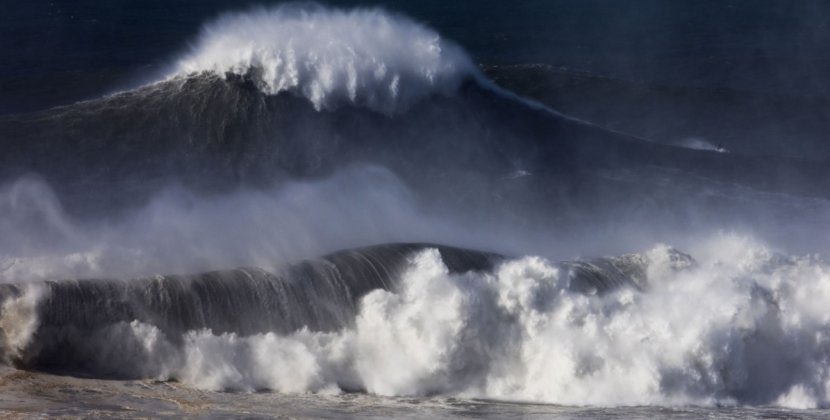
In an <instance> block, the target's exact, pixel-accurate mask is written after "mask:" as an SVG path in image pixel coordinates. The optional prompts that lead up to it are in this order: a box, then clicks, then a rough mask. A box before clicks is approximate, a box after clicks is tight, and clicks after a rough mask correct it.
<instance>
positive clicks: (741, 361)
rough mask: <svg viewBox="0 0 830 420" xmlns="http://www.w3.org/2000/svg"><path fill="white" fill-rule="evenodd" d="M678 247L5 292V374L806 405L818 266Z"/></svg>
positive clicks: (734, 243) (400, 258)
mask: <svg viewBox="0 0 830 420" xmlns="http://www.w3.org/2000/svg"><path fill="white" fill-rule="evenodd" d="M697 251H698V259H697V260H695V259H693V258H692V257H691V256H689V255H686V254H683V253H680V252H678V251H676V250H673V249H671V248H669V247H666V246H658V247H656V248H654V249H652V250H650V251H648V252H645V253H642V254H631V255H626V256H621V257H615V258H605V259H597V260H593V261H575V262H565V263H552V262H550V261H548V260H545V259H542V258H538V257H522V258H517V259H512V258H504V257H500V256H498V255H495V254H488V253H482V252H475V251H467V250H461V249H457V248H448V247H439V246H431V245H415V244H413V245H405V244H402V245H384V246H377V247H371V248H364V249H357V250H350V251H344V252H341V253H337V254H332V255H330V256H327V257H324V258H321V259H319V260H312V261H308V262H303V263H299V264H293V265H288V266H285V267H284V269H282V270H278V271H276V272H274V273H270V272H266V271H264V270H258V269H238V270H232V271H226V272H212V273H205V274H202V275H198V276H169V277H157V278H152V279H139V280H131V281H107V280H75V281H61V282H45V283H32V284H27V285H21V286H12V285H5V286H3V289H2V290H3V295H4V302H3V304H2V308H3V310H2V317H0V326H2V327H3V342H2V343H3V350H4V356H5V357H6V358H7V359H9V360H12V361H14V362H16V363H18V364H21V365H24V366H30V367H38V368H45V369H52V370H58V371H61V370H64V371H67V370H68V371H70V372H78V371H80V372H83V373H85V374H87V375H89V374H91V375H96V376H104V377H107V376H112V375H114V376H116V377H125V376H126V377H140V378H157V379H175V380H178V381H182V382H184V383H185V384H186V385H189V386H193V387H196V388H201V389H208V390H249V391H252V390H275V391H281V392H309V391H310V392H342V391H367V392H371V393H375V394H380V395H387V396H425V395H446V396H464V397H476V398H495V399H508V400H523V401H538V402H550V403H557V404H577V405H581V404H592V405H594V404H596V405H637V404H705V405H710V404H758V405H768V404H773V405H785V406H791V407H817V406H818V407H820V406H826V405H827V404H828V402H830V396H829V395H828V393H827V389H828V385H830V371H828V370H827V368H826V367H827V366H828V362H830V353H828V351H827V349H828V344H830V342H828V337H830V335H828V333H830V330H828V327H827V325H828V320H827V315H826V311H825V310H824V305H823V304H822V302H825V301H826V300H827V299H828V298H830V296H828V293H830V276H828V275H827V273H828V270H829V269H830V267H828V266H827V265H826V264H824V263H823V262H821V261H819V260H816V259H815V258H811V257H808V258H800V257H788V256H783V255H780V254H775V253H772V252H770V251H769V250H768V249H766V248H765V247H764V246H762V245H760V244H757V243H755V242H753V241H751V240H749V239H746V238H740V237H734V236H721V237H718V238H714V239H713V240H712V241H711V242H710V243H708V244H705V245H703V246H701V247H700V248H699V249H698V250H697Z"/></svg>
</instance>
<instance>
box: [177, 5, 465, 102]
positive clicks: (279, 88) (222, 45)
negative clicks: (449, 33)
mask: <svg viewBox="0 0 830 420" xmlns="http://www.w3.org/2000/svg"><path fill="white" fill-rule="evenodd" d="M204 72H209V73H216V74H219V75H222V76H226V75H237V76H244V77H246V78H249V79H251V80H252V81H253V82H254V83H255V84H256V85H257V87H258V88H259V89H261V90H262V91H263V92H265V93H268V94H279V93H282V92H289V93H292V94H295V95H298V96H301V97H305V98H307V99H308V100H310V101H311V102H312V103H313V104H314V107H315V108H316V109H317V110H324V109H333V108H336V107H337V106H339V105H341V104H349V103H351V104H355V105H359V106H365V107H368V108H370V109H373V110H375V111H379V112H382V113H385V114H395V113H398V112H401V111H403V110H405V109H406V108H407V107H409V106H410V105H412V104H413V103H415V102H417V101H418V100H419V99H422V98H424V97H428V96H430V95H433V94H444V95H451V94H453V93H454V92H455V90H456V89H457V88H458V87H459V85H460V84H461V82H462V81H463V80H464V79H465V78H466V77H467V76H469V75H471V74H476V72H477V70H476V69H475V66H474V65H473V63H472V61H471V60H470V58H469V57H468V56H467V55H466V54H465V53H464V52H463V51H462V50H461V48H459V47H457V46H456V45H454V44H453V43H451V42H449V41H447V40H445V39H442V38H441V36H440V35H439V34H438V33H437V32H435V31H433V30H432V29H429V28H427V27H425V26H423V25H420V24H418V23H416V22H414V21H412V20H410V19H408V18H406V17H403V16H398V15H394V14H390V13H388V12H386V11H383V10H381V9H355V10H348V11H346V10H339V9H329V8H324V7H322V6H318V5H311V6H309V5H288V6H280V7H276V8H269V9H257V10H254V11H249V12H243V13H236V14H231V15H226V16H224V17H221V18H220V19H218V20H216V21H215V22H213V23H212V24H209V25H208V26H206V27H205V28H204V29H203V31H202V34H201V37H200V39H199V41H198V42H197V44H196V47H195V48H194V50H193V51H192V52H191V53H190V54H187V55H186V56H185V57H183V58H182V59H181V60H180V61H179V62H178V65H177V66H176V71H175V73H174V75H173V76H174V77H181V76H188V75H192V74H194V73H204Z"/></svg>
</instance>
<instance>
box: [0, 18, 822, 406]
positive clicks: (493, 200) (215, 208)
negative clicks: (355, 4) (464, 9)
mask: <svg viewBox="0 0 830 420" xmlns="http://www.w3.org/2000/svg"><path fill="white" fill-rule="evenodd" d="M169 68H170V69H171V70H170V71H169V72H168V73H167V74H166V76H165V77H163V78H161V79H160V80H157V81H154V82H152V83H149V84H147V85H145V86H141V87H139V88H136V89H133V90H129V91H125V92H121V93H117V94H113V95H110V96H105V97H102V98H98V99H93V100H90V101H85V102H79V103H76V104H72V105H67V106H63V107H58V108H53V109H48V110H44V111H40V112H36V113H30V114H19V115H11V116H5V117H2V118H0V135H2V139H3V141H4V145H3V147H7V148H8V149H7V150H8V151H9V153H4V155H3V156H0V164H2V165H0V300H2V306H1V307H0V356H2V359H3V361H4V362H5V363H7V364H9V365H12V366H16V367H19V368H22V369H29V370H36V371H46V372H55V373H61V374H79V375H85V376H91V377H95V378H116V379H158V380H165V381H166V380H175V381H178V382H180V383H181V384H182V385H183V386H185V387H190V388H194V389H200V390H209V391H244V392H253V391H263V390H265V391H275V392H282V393H308V392H310V393H320V394H340V393H349V392H363V393H371V394H376V395H381V396H390V397H397V396H415V397H431V396H436V395H437V396H450V397H462V398H484V399H494V400H510V401H522V402H541V403H553V404H564V405H575V406H581V405H597V406H621V405H623V406H625V405H657V406H662V405H689V404H692V405H704V406H720V405H751V406H755V405H757V406H768V405H776V406H784V407H791V408H799V409H804V408H826V407H828V405H830V359H828V358H830V353H828V348H830V347H828V334H830V319H828V316H827V315H825V314H824V312H825V311H824V310H823V308H824V307H826V305H827V303H828V302H830V277H828V265H827V263H826V262H825V261H824V259H823V258H824V257H826V255H827V252H828V233H827V232H828V227H830V211H828V210H830V206H828V201H827V200H828V198H830V197H828V194H829V193H828V191H830V189H828V188H826V187H828V182H829V181H828V179H830V178H827V177H826V176H825V175H826V174H827V170H828V167H827V165H826V163H825V162H824V161H822V160H813V159H795V158H791V157H787V156H784V157H781V156H766V155H763V154H745V153H740V152H734V151H732V150H727V149H726V148H725V147H723V146H722V145H720V144H717V143H712V142H710V141H708V140H707V139H704V138H701V137H683V138H680V140H678V139H674V140H673V141H653V139H646V138H642V137H638V136H634V135H630V134H626V133H625V132H624V131H620V130H619V129H616V128H615V129H607V128H605V127H603V124H601V123H596V122H591V121H590V120H585V119H584V118H582V117H581V118H574V117H570V116H567V115H563V114H562V113H560V112H559V111H558V110H555V109H553V108H550V107H548V105H545V104H549V103H550V102H551V101H550V100H548V99H549V98H546V97H545V96H544V95H540V96H539V97H538V98H536V99H527V98H524V97H522V96H521V95H519V94H517V93H514V92H512V91H509V90H507V89H506V88H505V87H504V86H497V85H496V84H495V83H494V82H492V81H490V80H488V79H487V78H486V77H485V75H484V74H485V73H483V72H481V71H480V70H479V69H478V68H477V67H476V66H475V65H474V60H473V59H472V58H470V56H468V55H467V53H465V52H464V50H463V49H462V48H461V47H459V46H458V45H456V44H455V43H453V42H452V41H449V40H447V39H445V38H444V37H443V36H442V35H441V34H439V33H437V32H436V31H435V30H433V29H431V28H429V27H427V26H426V25H424V24H421V23H417V22H415V21H413V20H412V19H410V18H407V17H405V16H403V15H400V14H395V13H392V12H388V11H385V10H382V9H338V8H329V7H325V6H320V5H313V4H312V5H308V4H300V5H298V4H290V5H284V6H278V7H271V8H257V9H250V10H248V11H245V12H236V13H232V14H226V15H223V16H221V17H219V18H218V19H216V20H214V21H212V22H209V23H207V24H206V25H205V26H204V27H203V29H202V31H201V33H200V35H199V36H198V37H196V38H195V41H193V44H192V48H191V49H190V50H189V51H187V52H185V53H183V54H182V55H181V56H180V57H179V58H178V59H176V60H174V61H173V62H172V63H171V64H170V66H169ZM488 74H489V73H488ZM366 247H368V248H366ZM455 247H459V248H455Z"/></svg>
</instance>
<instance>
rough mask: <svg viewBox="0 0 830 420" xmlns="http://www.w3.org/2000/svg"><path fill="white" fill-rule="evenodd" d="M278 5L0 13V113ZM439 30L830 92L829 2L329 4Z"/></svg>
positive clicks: (797, 90) (483, 42)
mask: <svg viewBox="0 0 830 420" xmlns="http://www.w3.org/2000/svg"><path fill="white" fill-rule="evenodd" d="M273 3H276V2H269V1H259V2H255V1H248V0H244V1H233V2H230V1H223V0H207V1H181V0H178V1H160V0H149V1H142V2H136V1H127V0H116V1H108V2H100V1H90V0H81V1H72V2H69V1H53V2H47V1H33V2H15V3H14V4H12V3H11V2H9V3H8V6H6V7H3V10H4V11H3V16H2V17H0V113H12V112H23V111H31V110H36V109H42V108H46V107H51V106H54V105H59V104H66V103H71V102H74V101H76V100H79V99H88V98H94V97H97V96H99V95H101V94H102V93H106V92H110V91H113V90H117V89H123V88H126V87H133V86H135V85H136V84H140V83H141V82H145V81H147V80H152V79H153V76H154V75H155V74H156V73H157V72H158V71H160V69H163V68H164V67H165V66H166V65H168V64H169V63H170V62H171V61H172V60H173V59H174V57H175V56H176V55H178V54H180V53H181V52H182V51H185V50H186V49H187V48H188V45H189V43H190V42H192V41H193V40H194V38H195V36H196V34H197V33H198V30H199V28H200V27H201V25H202V24H203V23H204V22H205V21H207V20H210V19H211V18H214V17H215V16H217V15H219V14H220V13H222V12H227V11H229V10H238V9H246V8H251V7H256V6H259V5H267V4H273ZM332 3H333V4H335V5H340V6H354V5H365V6H382V7H385V8H388V9H390V10H394V11H400V12H402V13H405V14H407V15H409V16H411V17H414V18H415V19H417V20H419V21H422V22H425V23H426V24H428V25H430V26H432V27H434V28H436V29H437V30H438V31H439V32H440V33H441V34H443V35H444V36H445V37H448V38H450V39H453V40H455V41H457V42H459V43H460V44H461V45H462V46H464V47H465V48H466V49H467V50H468V51H469V52H470V53H471V54H472V55H473V57H474V58H475V59H476V60H478V61H480V62H484V63H547V64H552V65H555V66H563V67H566V68H570V69H574V70H581V71H587V72H590V73H593V74H598V75H605V76H611V77H615V78H621V79H625V80H630V81H637V82H644V83H648V84H670V85H676V86H708V87H719V88H732V89H746V90H756V91H765V92H784V93H793V94H798V95H824V96H826V95H828V94H830V82H828V77H827V75H828V74H830V48H828V46H830V5H829V4H828V3H827V2H822V1H809V0H808V1H798V2H789V1H787V2H782V1H776V0H733V1H720V0H705V1H672V2H668V1H661V0H637V1H623V0H616V1H615V0H587V1H586V0H552V1H545V0H531V1H522V2H505V1H492V0H486V1H453V2H447V1H439V0H424V1H407V0H390V1H386V2H366V1H334V2H332Z"/></svg>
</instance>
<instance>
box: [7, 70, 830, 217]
mask: <svg viewBox="0 0 830 420" xmlns="http://www.w3.org/2000/svg"><path fill="white" fill-rule="evenodd" d="M0 137H2V139H3V146H2V147H3V148H4V150H6V151H7V153H3V154H2V157H0V167H2V169H0V171H2V172H0V179H4V180H11V179H15V178H17V177H19V176H22V175H26V174H37V175H38V176H39V177H42V178H43V179H44V180H45V181H46V182H47V183H48V184H50V185H52V186H53V187H54V188H55V190H56V192H57V194H58V196H59V197H60V199H61V201H62V202H63V203H65V205H66V206H67V208H68V209H69V210H70V211H72V212H73V213H75V214H81V215H94V214H96V213H98V214H100V213H101V211H102V210H105V209H106V210H113V209H115V210H117V209H123V208H127V207H135V206H137V205H141V204H143V203H145V202H146V201H147V200H148V199H149V197H151V196H152V195H153V194H154V193H156V192H158V191H159V190H161V189H162V188H163V187H165V186H168V185H170V184H171V183H180V184H183V185H185V186H187V187H189V188H192V189H194V190H196V191H204V192H216V191H227V190H230V189H232V188H236V187H240V186H252V187H261V186H265V185H273V184H274V183H279V182H281V181H284V180H288V179H315V178H321V177H324V176H327V175H330V174H331V173H333V172H334V171H335V170H336V169H338V168H343V167H348V166H349V165H352V164H355V163H358V162H371V163H375V164H380V165H383V166H386V167H388V168H389V169H391V170H392V171H393V172H395V173H396V174H397V175H399V176H401V177H402V178H403V179H404V180H405V181H407V183H408V184H409V185H411V186H413V187H415V188H416V189H418V187H421V188H420V189H422V190H426V189H431V187H432V186H436V185H441V183H437V182H435V180H436V179H437V178H444V177H448V174H457V175H459V177H458V178H460V175H463V174H476V175H477V176H480V177H481V178H480V179H481V180H483V181H482V182H484V183H488V184H504V181H503V180H504V179H505V178H509V177H510V176H511V174H515V173H529V174H532V175H533V176H532V177H526V178H524V179H523V180H521V183H523V185H522V188H530V189H539V188H543V189H544V190H546V191H556V190H557V189H558V190H560V193H559V194H571V193H572V192H573V187H574V186H575V185H580V184H581V185H583V186H585V188H581V191H583V192H580V193H579V194H581V195H584V196H585V197H592V198H596V197H597V196H602V195H603V194H606V193H608V194H610V196H613V195H614V193H613V190H615V189H616V188H611V189H610V190H609V189H608V188H605V187H604V186H603V183H605V184H607V183H608V179H607V178H608V177H609V176H610V177H611V178H616V179H618V180H619V179H622V177H626V176H628V177H630V176H631V175H632V174H633V175H637V174H642V175H639V176H636V177H635V178H634V179H632V180H631V181H630V185H629V186H628V188H629V189H630V190H632V191H633V192H634V193H638V191H639V192H646V191H651V192H653V191H655V190H658V189H659V188H660V187H659V185H655V181H656V178H658V177H659V176H664V177H670V178H672V179H676V180H677V181H678V182H679V183H680V184H683V183H689V182H691V180H693V179H698V180H699V181H701V182H710V183H714V184H721V186H720V187H717V189H719V190H723V189H724V187H726V188H731V187H730V185H733V184H734V185H737V186H745V187H749V188H754V189H757V190H761V191H769V192H786V193H787V194H796V195H808V196H818V197H826V196H827V191H830V188H825V187H826V185H825V181H824V180H825V179H826V177H824V176H823V174H824V173H825V172H826V165H825V164H824V163H822V162H804V161H798V160H787V159H773V158H755V157H747V156H740V155H734V154H718V153H711V152H707V151H698V150H685V149H680V148H674V147H669V146H661V145H657V144H651V143H647V142H643V141H641V140H639V139H636V138H633V137H627V136H625V135H621V134H618V133H612V132H608V131H604V130H603V129H601V128H598V127H595V126H591V125H587V124H584V123H580V122H578V121H572V120H570V119H567V118H561V117H558V116H556V115H552V114H549V113H547V112H544V111H541V110H534V109H532V108H529V107H527V106H525V105H523V104H522V103H518V102H515V101H514V100H511V99H509V98H505V97H502V96H500V95H498V94H495V93H493V92H492V91H491V90H489V89H488V88H482V87H481V86H480V85H479V84H478V83H477V82H475V81H474V80H472V79H470V80H468V81H467V82H465V83H464V84H463V85H462V86H461V87H460V89H459V91H458V92H457V93H456V95H455V96H452V97H443V96H437V97H431V98H429V99H426V100H422V101H420V102H418V103H417V104H415V105H413V106H412V108H411V109H409V110H408V111H407V113H406V114H401V115H397V116H393V117H388V116H385V115H383V114H378V113H376V112H372V111H370V110H366V109H365V108H360V107H353V106H343V107H340V108H338V109H337V110H334V111H324V112H318V111H316V110H315V109H314V107H313V106H312V104H311V103H310V102H308V101H307V100H305V99H302V98H298V97H296V96H293V95H291V94H287V93H284V94H278V95H266V94H263V93H262V92H261V91H260V90H259V89H258V88H256V86H255V85H254V84H253V82H251V81H250V80H248V79H246V78H245V77H236V76H232V75H230V76H228V78H227V79H224V78H221V77H219V76H216V75H202V76H194V77H190V78H187V79H182V80H178V79H177V80H171V81H167V82H161V83H158V84H156V85H153V86H149V87H146V88H142V89H139V90H136V91H131V92H126V93H123V94H118V95H115V96H112V97H108V98H104V99H100V100H95V101H90V102H84V103H79V104H76V105H72V106H68V107H62V108H56V109H53V110H50V111H45V112H41V113H38V114H33V115H23V116H12V117H5V118H3V119H2V120H0ZM413 162H420V164H419V165H414V163H413ZM600 174H602V175H600ZM448 178H452V176H449V177H448ZM598 178H606V179H605V180H602V179H598ZM138 180H140V182H139V181H138ZM450 184H452V183H450ZM508 184H510V185H511V186H513V185H515V184H516V183H515V182H513V183H508ZM426 186H430V188H426ZM508 189H509V187H508ZM90 192H95V193H90ZM553 194H555V193H553ZM504 195H509V192H505V194H504ZM577 198H578V197H577ZM586 199H587V198H586ZM609 201H614V199H613V198H611V199H609Z"/></svg>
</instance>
